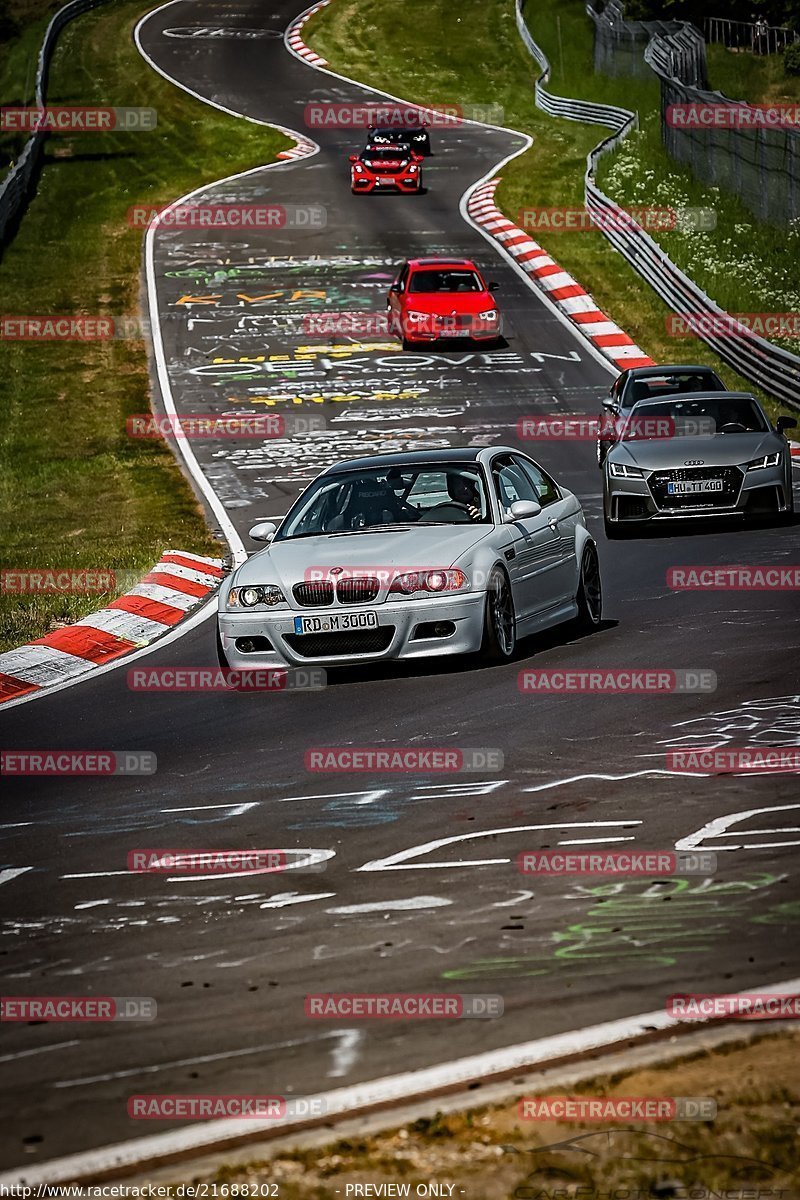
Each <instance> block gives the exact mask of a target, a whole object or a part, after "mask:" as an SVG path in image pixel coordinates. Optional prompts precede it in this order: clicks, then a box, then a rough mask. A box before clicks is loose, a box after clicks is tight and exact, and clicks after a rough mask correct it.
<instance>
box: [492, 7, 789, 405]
mask: <svg viewBox="0 0 800 1200" xmlns="http://www.w3.org/2000/svg"><path fill="white" fill-rule="evenodd" d="M515 2H516V16H517V28H518V29H519V32H520V36H521V37H522V40H523V42H524V43H525V45H526V47H527V48H528V50H529V52H530V53H531V55H532V57H533V58H534V60H535V61H536V63H537V64H538V65H539V67H540V69H541V72H542V74H541V75H540V77H539V79H538V80H537V82H536V86H535V92H536V104H537V107H538V108H541V109H542V110H543V111H544V112H546V113H548V115H550V116H559V117H565V118H566V119H567V120H571V121H582V122H592V123H594V124H599V125H607V126H609V127H610V128H611V129H612V130H613V132H612V133H611V134H610V135H609V136H608V137H606V138H604V139H603V141H601V142H600V143H599V144H598V145H597V146H595V148H594V149H593V150H591V151H590V152H589V154H588V155H587V159H586V172H585V174H584V202H585V204H586V208H587V211H588V212H589V213H590V214H591V215H592V216H593V217H594V218H595V219H596V222H597V224H598V227H599V229H600V232H601V233H602V234H603V236H604V237H606V238H607V239H608V241H609V242H610V243H611V245H612V246H613V247H614V249H615V250H618V251H619V253H620V254H621V255H622V256H623V257H624V258H625V259H626V261H627V262H628V263H630V265H631V266H632V267H633V268H634V270H635V271H637V272H638V274H639V275H640V276H641V277H642V279H644V280H645V281H646V282H647V283H649V285H650V286H651V287H652V288H653V290H654V291H655V292H656V293H657V294H658V295H659V296H660V297H661V299H662V300H664V301H665V302H666V303H667V304H668V305H669V306H670V307H671V308H672V309H673V310H674V311H675V312H677V313H681V314H692V315H695V316H696V317H697V318H698V320H699V321H700V322H702V320H703V319H704V318H705V319H706V320H707V321H708V322H709V323H713V322H714V321H715V320H716V321H722V322H724V323H725V326H726V327H727V328H730V327H734V328H735V327H736V322H735V321H734V320H733V318H731V317H730V316H729V315H728V314H727V313H726V312H725V310H724V309H722V308H720V307H719V305H718V304H716V303H715V302H714V301H713V300H712V299H711V298H710V296H707V295H706V293H705V292H704V291H703V289H702V288H701V287H700V286H699V285H698V284H696V283H695V282H694V280H692V279H690V278H689V276H688V275H686V274H685V272H683V271H682V270H681V269H680V267H678V266H676V264H675V263H674V262H673V261H672V260H671V258H670V257H669V255H668V254H666V253H665V251H664V250H663V249H662V248H661V246H659V245H658V243H657V242H655V241H654V240H653V238H651V237H650V235H649V234H647V233H646V232H645V231H644V229H642V227H641V226H640V225H638V224H636V222H634V221H632V220H631V218H630V216H629V215H628V214H627V213H625V212H624V211H623V210H622V209H621V208H620V207H619V205H617V204H615V203H614V201H613V200H612V199H611V198H610V197H609V196H606V195H605V193H604V192H602V191H601V189H600V188H599V187H598V186H597V183H596V179H595V177H596V173H597V164H598V162H599V160H600V159H601V158H602V156H603V155H604V154H607V153H608V152H609V151H610V150H613V149H614V147H615V146H617V145H618V144H619V142H620V141H621V140H622V139H623V138H624V137H626V136H627V135H628V134H629V133H630V131H631V130H632V129H634V128H636V126H637V124H638V115H637V114H636V113H635V112H631V111H629V110H628V109H625V108H616V107H614V106H611V105H608V104H590V103H588V102H587V101H583V100H570V99H567V98H565V97H563V96H553V95H552V94H551V93H549V92H547V91H546V90H545V88H544V87H543V83H546V82H547V81H548V80H549V77H550V63H549V61H548V59H547V56H546V54H545V53H544V51H543V50H542V49H541V47H540V46H538V45H537V44H536V42H535V41H534V39H533V36H532V34H531V32H530V30H529V29H528V27H527V25H526V23H525V17H524V14H523V6H524V3H525V0H515ZM587 111H588V112H589V113H590V114H591V115H586V114H587ZM717 327H718V328H719V326H717ZM740 328H741V337H740V336H733V337H730V336H728V337H725V336H723V337H719V336H716V335H715V334H714V333H713V332H703V328H702V325H701V326H700V328H699V329H698V331H697V333H698V336H699V337H700V338H702V340H703V341H704V342H705V343H706V345H707V346H710V348H711V349H712V350H714V351H715V353H717V354H718V355H719V356H720V358H721V359H722V360H723V361H724V362H726V363H728V365H729V366H731V367H733V368H734V370H736V371H738V372H739V374H740V375H743V376H744V377H745V378H746V379H749V380H750V381H751V382H752V383H754V384H755V385H756V386H757V387H760V388H762V389H763V390H764V391H765V392H767V393H769V394H770V395H772V396H775V397H777V398H778V399H780V400H782V401H783V402H784V403H786V404H788V405H789V406H790V407H792V408H796V409H800V357H799V356H798V355H796V354H792V353H791V352H790V351H788V350H783V349H781V348H780V347H778V346H774V345H773V344H772V343H771V342H768V341H766V340H765V339H764V338H761V337H758V336H757V335H756V334H753V333H751V332H750V331H749V330H747V329H745V328H744V327H740Z"/></svg>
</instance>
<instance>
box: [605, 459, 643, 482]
mask: <svg viewBox="0 0 800 1200" xmlns="http://www.w3.org/2000/svg"><path fill="white" fill-rule="evenodd" d="M608 469H609V472H610V473H611V474H612V475H613V476H614V477H615V478H616V479H643V478H644V471H642V470H641V468H639V467H629V466H628V464H627V463H615V462H612V463H609V464H608Z"/></svg>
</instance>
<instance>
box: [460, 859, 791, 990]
mask: <svg viewBox="0 0 800 1200" xmlns="http://www.w3.org/2000/svg"><path fill="white" fill-rule="evenodd" d="M784 878H785V876H783V875H773V874H771V873H770V872H769V871H762V872H759V873H757V874H754V875H752V876H751V877H750V878H748V879H736V880H727V881H725V880H720V881H715V880H713V879H702V880H692V879H665V880H662V881H659V882H647V883H645V884H642V883H641V882H639V881H635V880H634V881H632V880H622V881H615V882H611V883H609V882H604V883H599V884H595V885H592V886H590V887H581V888H580V889H579V896H584V897H585V898H586V899H587V900H589V901H591V902H592V903H591V907H590V908H589V910H588V912H587V913H586V915H585V918H584V919H583V920H582V921H580V922H576V923H574V924H570V925H568V926H567V927H566V928H565V929H560V930H556V931H555V932H553V933H552V934H551V936H550V944H549V946H548V947H547V948H546V949H545V950H544V951H541V952H538V953H535V954H525V955H515V956H513V957H497V958H494V957H493V958H480V959H475V960H474V961H473V962H471V963H467V964H465V965H464V966H463V967H456V968H453V969H451V970H448V971H444V972H443V978H444V979H456V980H467V979H487V978H498V977H503V978H525V977H529V976H535V975H553V974H562V973H564V972H565V971H567V972H568V971H571V970H573V969H580V968H584V969H585V968H586V967H587V966H589V967H590V969H591V971H592V973H593V974H600V975H602V974H610V973H612V972H614V971H616V970H617V969H618V967H619V964H620V962H631V963H634V964H637V965H642V966H645V965H648V966H660V967H671V966H674V965H675V963H677V962H678V959H679V958H682V957H685V956H688V955H693V954H705V953H708V952H710V951H711V950H712V949H713V947H714V946H715V944H717V943H718V942H719V941H720V940H721V939H722V938H723V937H725V936H730V935H732V934H733V923H732V921H731V919H730V918H731V917H733V916H735V915H739V914H741V913H743V912H746V911H747V908H748V907H749V904H750V896H751V895H752V893H753V892H759V891H763V890H764V889H766V888H770V887H772V886H773V885H774V884H776V883H778V882H779V881H780V880H781V879H784ZM723 900H724V903H723ZM749 920H750V921H751V922H753V923H761V924H782V923H784V924H785V923H786V922H787V921H790V920H792V921H795V920H800V901H794V902H788V903H784V904H778V905H775V906H773V907H772V908H770V909H768V911H767V912H766V913H765V914H764V915H762V916H758V917H750V918H749Z"/></svg>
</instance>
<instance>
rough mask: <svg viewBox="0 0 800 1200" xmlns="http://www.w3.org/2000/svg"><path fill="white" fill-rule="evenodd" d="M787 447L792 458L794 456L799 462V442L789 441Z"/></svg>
mask: <svg viewBox="0 0 800 1200" xmlns="http://www.w3.org/2000/svg"><path fill="white" fill-rule="evenodd" d="M789 449H790V452H791V455H792V458H796V459H797V461H798V462H800V442H789Z"/></svg>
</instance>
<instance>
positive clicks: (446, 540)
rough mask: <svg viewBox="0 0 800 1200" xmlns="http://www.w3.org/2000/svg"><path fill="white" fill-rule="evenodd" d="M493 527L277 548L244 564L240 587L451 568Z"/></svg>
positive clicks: (297, 541)
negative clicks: (338, 573) (334, 574)
mask: <svg viewBox="0 0 800 1200" xmlns="http://www.w3.org/2000/svg"><path fill="white" fill-rule="evenodd" d="M491 529H492V526H490V525H415V526H413V527H412V528H411V529H409V531H408V532H407V533H406V532H404V531H402V530H395V531H387V532H386V533H380V532H375V533H368V532H360V533H334V534H331V533H328V534H321V535H319V536H318V537H308V538H289V539H287V540H286V541H284V542H274V543H273V544H272V545H271V546H269V547H268V548H267V549H265V550H261V551H259V552H258V553H257V554H254V555H253V556H252V557H251V558H249V559H248V560H247V562H246V563H243V564H242V566H241V567H239V569H238V571H237V572H236V583H237V585H238V586H241V585H242V584H247V583H253V584H259V583H262V584H263V583H277V584H281V585H283V586H284V587H285V588H289V589H290V588H291V587H292V586H293V585H294V584H295V583H299V582H301V581H302V580H305V579H313V578H317V579H318V578H324V577H325V575H327V572H328V571H329V570H330V568H331V567H342V568H343V570H344V572H345V573H350V572H354V571H358V573H359V574H365V573H366V572H368V571H369V570H374V571H375V572H376V573H380V575H379V577H380V578H385V577H386V575H387V574H388V573H389V572H391V571H395V570H396V571H398V572H403V571H417V570H423V569H428V570H430V569H432V568H435V567H449V566H451V565H452V564H453V563H454V562H456V561H457V560H458V559H459V558H461V556H462V555H464V554H466V553H467V551H469V550H470V549H471V548H472V547H473V546H474V545H475V544H476V543H477V542H479V541H480V540H481V538H484V537H486V536H487V535H488V534H489V532H490V531H491Z"/></svg>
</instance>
